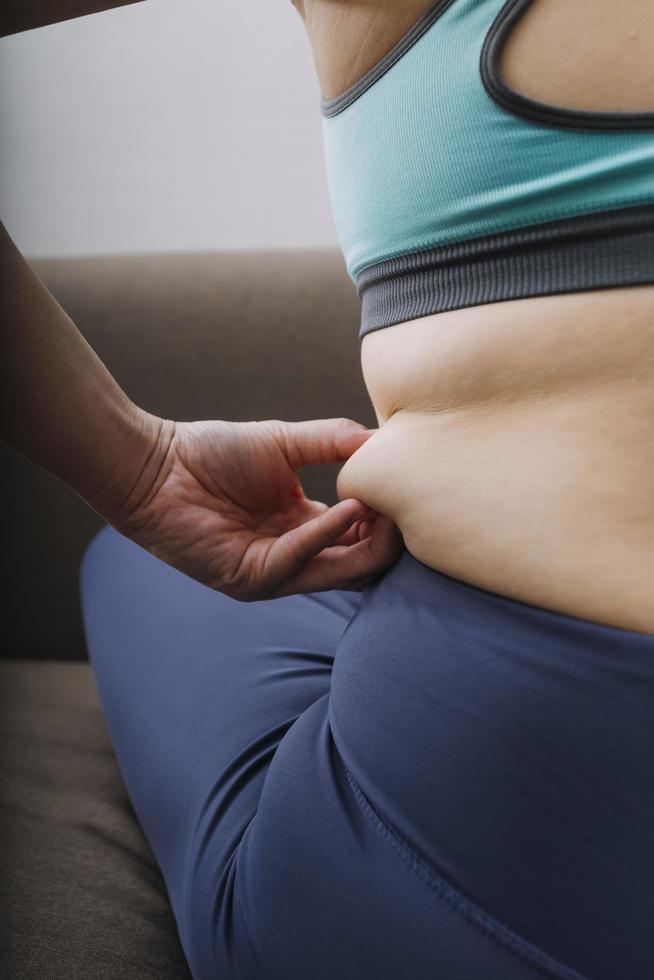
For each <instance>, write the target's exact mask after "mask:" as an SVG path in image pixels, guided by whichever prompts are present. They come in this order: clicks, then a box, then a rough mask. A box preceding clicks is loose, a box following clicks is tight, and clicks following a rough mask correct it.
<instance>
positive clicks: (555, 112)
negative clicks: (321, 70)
mask: <svg viewBox="0 0 654 980" xmlns="http://www.w3.org/2000/svg"><path fill="white" fill-rule="evenodd" d="M530 2H531V0H508V2H507V0H438V2H436V3H434V4H432V5H431V6H430V7H429V8H428V9H427V10H426V11H425V13H424V14H422V16H421V17H420V18H419V20H418V21H417V22H416V23H415V24H414V25H413V26H412V27H411V29H410V30H409V31H408V32H407V33H406V34H405V35H404V36H403V37H402V38H400V40H399V41H398V42H397V43H396V44H395V45H394V46H393V47H392V48H391V50H390V51H389V52H388V53H387V54H386V55H384V57H383V58H382V59H381V60H380V61H379V62H378V63H377V64H376V65H374V66H373V67H372V68H371V69H370V70H369V71H367V72H366V73H365V74H364V75H363V77H362V78H360V79H359V80H358V81H357V82H355V83H354V84H353V85H351V86H350V87H349V88H348V89H347V90H346V91H345V92H343V93H342V94H341V95H338V96H337V97H336V98H333V99H329V100H327V99H325V98H324V97H323V96H322V95H321V97H320V101H321V113H322V125H323V138H324V154H325V166H326V173H327V183H328V190H329V197H330V203H331V208H332V215H333V219H334V224H335V226H336V231H337V236H338V241H339V245H340V247H341V250H342V252H343V256H344V259H345V264H346V268H347V273H348V275H349V277H350V278H351V279H352V281H353V282H354V284H355V286H356V289H357V293H358V295H359V297H360V299H361V325H360V329H359V336H360V337H363V336H365V334H367V333H369V332H370V331H372V330H378V329H380V328H381V327H387V326H391V325H392V324H394V323H399V322H403V321H405V320H411V319H414V318H416V317H421V316H426V315H427V314H430V313H439V312H443V311H445V310H454V309H458V308H460V307H465V306H475V305H479V304H483V303H493V302H498V301H500V300H507V299H517V298H519V297H526V296H536V295H543V294H548V293H562V292H569V291H578V290H584V289H598V288H601V287H609V286H619V285H628V284H636V283H646V282H654V112H627V111H625V112H622V111H620V112H617V111H611V112H597V111H590V110H581V109H572V108H570V109H566V108H562V107H555V106H550V105H548V104H546V103H544V102H539V101H537V100H535V99H532V98H528V97H526V96H524V95H521V94H519V93H518V92H516V91H515V90H513V89H512V88H510V87H509V86H508V85H507V84H506V83H505V82H504V81H503V79H502V78H501V77H500V74H499V69H498V65H499V59H500V53H501V50H502V45H503V43H504V41H505V40H506V39H507V37H508V35H509V33H510V31H511V29H512V27H513V25H514V23H515V22H516V20H517V19H518V17H519V16H520V15H521V14H522V13H523V12H524V10H525V9H526V8H527V7H528V6H529V3H530Z"/></svg>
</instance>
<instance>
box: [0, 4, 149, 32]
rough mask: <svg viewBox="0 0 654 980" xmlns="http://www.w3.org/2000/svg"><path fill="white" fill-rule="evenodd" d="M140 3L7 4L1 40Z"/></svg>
mask: <svg viewBox="0 0 654 980" xmlns="http://www.w3.org/2000/svg"><path fill="white" fill-rule="evenodd" d="M136 2H138V0H4V2H3V4H2V11H1V12H0V37H5V36H6V35H7V34H17V33H18V32H19V31H29V30H32V29H33V28H35V27H44V26H45V25H46V24H56V23H58V22H59V21H62V20H71V19H72V18H74V17H82V16H84V15H85V14H95V13H98V12H99V11H101V10H110V9H111V8H112V7H124V6H126V5H127V4H129V3H136Z"/></svg>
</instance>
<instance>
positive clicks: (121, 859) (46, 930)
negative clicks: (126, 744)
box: [0, 249, 377, 980]
mask: <svg viewBox="0 0 654 980" xmlns="http://www.w3.org/2000/svg"><path fill="white" fill-rule="evenodd" d="M31 265H32V267H33V268H34V269H35V271H36V272H37V274H38V275H39V276H40V277H41V278H42V279H43V281H44V282H45V283H46V285H47V286H48V288H49V289H50V291H51V292H52V293H53V295H54V296H55V297H56V298H57V300H58V301H59V302H60V303H61V305H62V306H63V307H64V309H65V310H67V312H68V313H69V314H70V315H71V316H72V318H73V320H74V321H75V323H76V324H77V326H78V327H79V329H80V331H81V332H82V334H83V335H84V336H85V337H86V339H87V340H88V342H89V343H90V344H91V346H92V347H93V348H94V350H95V351H96V352H97V353H98V355H99V356H100V357H101V358H102V360H103V361H104V363H105V364H106V365H107V367H108V368H109V370H110V371H111V372H112V374H113V375H114V377H115V378H116V379H117V381H118V382H119V383H120V385H121V386H122V387H123V388H124V389H125V391H126V392H127V393H128V394H129V396H130V397H131V398H132V399H133V400H134V401H135V402H136V403H137V404H139V405H140V406H142V407H143V408H145V409H147V410H148V411H150V412H153V413H156V414H158V415H161V416H163V417H166V418H174V419H180V420H188V421H190V420H193V419H204V418H222V419H231V420H235V421H237V420H247V419H265V418H283V419H287V420H300V419H308V418H329V417H337V416H341V415H344V416H348V417H351V418H354V419H357V420H358V421H360V422H362V423H364V424H365V425H368V426H376V424H377V422H376V419H375V415H374V411H373V409H372V406H371V403H370V400H369V398H368V395H367V392H366V389H365V385H364V382H363V377H362V374H361V367H360V359H359V346H360V341H359V339H358V333H357V331H358V323H359V301H358V298H357V296H356V292H355V289H354V286H353V284H352V283H351V281H350V280H349V278H348V277H347V274H346V272H345V267H344V264H343V260H342V257H341V255H340V253H339V252H338V251H337V250H335V249H312V250H292V249H288V250H286V249H285V250H269V251H239V252H237V251H233V252H215V253H184V254H157V255H140V256H136V255H124V256H118V257H97V258H89V257H86V258H68V259H39V260H34V261H32V262H31ZM0 463H1V466H2V480H1V481H0V485H1V493H2V507H1V508H0V513H1V517H0V520H1V521H2V542H3V558H4V567H5V570H6V575H5V585H4V587H3V596H4V610H3V616H2V624H3V634H4V636H3V644H2V660H1V661H0V728H1V731H0V780H1V782H0V849H1V853H0V862H1V865H0V903H1V907H2V916H1V917H0V923H1V924H0V976H2V977H11V978H12V980H27V978H29V980H35V978H38V980H55V978H62V980H63V978H66V980H73V978H84V980H123V978H125V980H146V978H157V980H173V978H174V980H181V978H188V977H189V975H190V974H189V972H188V968H187V966H186V962H185V959H184V956H183V953H182V950H181V947H180V944H179V939H178V935H177V930H176V926H175V921H174V918H173V915H172V911H171V908H170V905H169V903H168V899H167V895H166V890H165V885H164V882H163V879H162V877H161V874H160V872H159V870H158V867H157V865H156V863H155V862H154V859H153V857H152V854H151V852H150V849H149V847H148V845H147V842H146V840H145V838H144V836H143V834H142V832H141V830H140V827H139V825H138V822H137V821H136V818H135V815H134V813H133V811H132V808H131V805H130V803H129V799H128V797H127V795H126V792H125V789H124V787H123V783H122V780H121V775H120V771H119V769H118V766H117V763H116V759H115V756H114V753H113V750H112V746H111V742H110V739H109V736H108V734H107V731H106V728H105V724H104V721H103V716H102V712H101V709H100V705H99V702H98V698H97V694H96V691H95V687H94V683H93V677H92V674H91V673H90V669H89V665H88V662H87V655H86V648H85V642H84V631H83V626H82V619H81V612H80V605H79V593H78V575H79V565H80V561H81V558H82V555H83V553H84V550H85V548H86V546H87V544H88V543H89V541H90V539H91V538H92V537H93V536H94V534H95V533H96V531H98V530H99V529H100V528H101V527H102V526H103V521H102V520H101V518H100V517H99V516H98V515H97V514H95V512H94V511H92V510H91V509H90V508H89V507H88V506H87V505H86V504H85V503H84V502H83V501H82V500H81V498H80V497H78V496H77V495H76V494H75V493H74V492H73V491H72V490H70V489H69V488H68V487H67V486H65V485H64V484H63V483H61V482H60V481H58V480H57V479H55V478H54V477H52V476H51V475H50V474H48V473H46V472H45V471H44V470H42V469H40V468H39V467H38V466H36V465H34V464H33V463H31V462H29V461H27V460H26V459H24V458H23V457H22V456H20V455H19V454H18V453H16V452H14V451H13V450H11V449H9V448H8V447H6V446H4V445H2V444H0ZM338 469H339V467H338V466H335V465H325V466H322V467H305V468H304V469H303V470H302V471H301V472H300V477H301V479H302V481H303V484H304V487H305V490H306V492H307V494H308V495H309V496H310V497H315V498H319V499H322V500H325V501H326V502H327V503H330V504H332V503H335V502H336V501H337V499H338V498H337V496H336V490H335V480H336V475H337V473H338Z"/></svg>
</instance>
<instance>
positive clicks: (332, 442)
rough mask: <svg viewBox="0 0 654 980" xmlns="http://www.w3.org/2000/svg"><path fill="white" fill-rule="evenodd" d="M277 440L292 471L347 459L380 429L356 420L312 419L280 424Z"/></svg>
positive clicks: (276, 434) (278, 423) (276, 432)
mask: <svg viewBox="0 0 654 980" xmlns="http://www.w3.org/2000/svg"><path fill="white" fill-rule="evenodd" d="M276 424H277V426H278V428H276V429H275V436H276V438H277V441H278V442H279V443H280V445H281V447H282V449H283V451H284V454H285V456H286V458H287V460H288V462H289V465H290V466H291V468H292V469H294V470H297V469H299V468H300V467H301V466H309V465H312V464H319V463H338V462H342V461H343V460H346V459H348V458H349V457H350V456H351V455H352V454H353V453H355V452H356V451H357V449H359V448H360V447H361V446H362V445H363V443H364V442H365V441H366V439H368V438H369V437H370V436H371V435H373V434H374V433H375V432H377V431H378V430H377V429H368V428H366V426H365V425H361V423H360V422H355V421H354V419H348V418H336V419H310V420H307V421H303V422H277V423H276Z"/></svg>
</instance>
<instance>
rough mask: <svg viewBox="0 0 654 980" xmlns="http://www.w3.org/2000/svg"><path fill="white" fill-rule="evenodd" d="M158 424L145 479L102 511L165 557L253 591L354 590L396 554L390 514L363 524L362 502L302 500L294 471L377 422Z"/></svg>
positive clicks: (233, 589)
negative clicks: (115, 512)
mask: <svg viewBox="0 0 654 980" xmlns="http://www.w3.org/2000/svg"><path fill="white" fill-rule="evenodd" d="M166 425H167V426H170V425H172V426H174V431H173V433H172V438H170V439H167V440H166V441H165V443H163V444H162V448H161V450H159V452H160V453H161V455H162V458H161V459H155V458H152V457H150V458H148V460H147V464H148V466H147V469H148V473H150V474H151V476H150V477H149V480H151V485H150V486H148V487H145V488H144V487H142V486H141V489H140V491H139V492H140V500H139V502H138V503H137V504H133V503H132V504H131V505H130V511H129V513H127V514H123V515H121V516H120V517H118V518H117V519H116V520H111V521H110V523H112V525H113V526H114V527H115V528H116V529H117V530H118V531H120V532H121V533H122V534H124V535H126V536H127V537H129V538H132V539H133V540H134V541H136V542H137V543H138V544H140V545H142V546H143V547H144V548H146V549H147V550H148V551H150V552H151V553H152V554H153V555H156V556H157V557H158V558H160V559H162V560H163V561H165V562H166V563H167V564H169V565H172V566H173V567H174V568H177V569H179V570H180V571H182V572H184V573H185V574H187V575H189V576H191V577H192V578H195V579H197V580H198V581H199V582H202V583H203V584H205V585H208V586H210V587H211V588H213V589H216V590H218V591H219V592H224V593H226V594H227V595H229V596H232V597H233V598H235V599H239V600H242V601H245V602H251V601H254V600H257V599H272V598H276V597H279V596H284V595H292V594H293V593H300V592H321V591H325V590H327V589H348V590H350V591H358V590H360V589H362V588H363V587H364V586H365V585H367V584H369V583H370V582H372V581H373V580H374V579H375V578H376V577H377V576H378V575H379V574H380V573H381V572H383V571H384V569H386V568H387V567H389V566H390V565H392V564H393V562H394V561H395V559H396V558H397V556H398V554H399V552H400V550H401V547H402V536H401V534H400V531H399V529H398V528H397V526H396V525H395V524H394V523H393V521H392V520H391V519H390V518H388V517H386V516H384V515H381V514H379V515H377V516H376V519H375V520H374V524H373V525H372V530H370V528H368V529H366V527H365V526H364V525H363V524H362V523H359V522H360V521H361V518H365V517H366V516H367V514H368V513H372V514H373V515H374V512H369V511H368V508H367V507H366V506H365V504H363V503H361V502H360V501H358V500H356V499H355V498H351V499H348V500H341V501H340V502H339V503H338V504H336V505H335V506H333V507H329V506H328V505H327V504H325V503H323V502H321V501H318V500H309V499H308V498H307V497H305V496H304V492H303V490H302V486H301V484H300V482H299V480H298V477H297V474H296V472H295V471H296V470H297V469H299V468H300V467H301V466H305V465H308V464H318V463H336V462H340V461H344V460H346V459H348V458H349V457H350V456H351V455H352V454H353V453H354V452H356V450H357V449H358V448H359V447H360V446H361V445H363V443H364V442H365V441H366V440H367V439H368V438H369V437H370V436H371V435H372V434H373V433H374V432H375V431H376V430H374V429H366V428H365V427H364V426H362V425H360V424H359V423H358V422H354V421H353V420H352V419H346V418H336V419H316V420H313V421H306V422H284V421H280V420H278V419H273V420H269V421H263V422H224V421H199V422H175V423H171V422H169V421H168V420H166ZM153 453H154V456H156V453H157V450H156V449H155V450H154V451H153ZM141 490H143V491H144V492H142V493H141Z"/></svg>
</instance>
